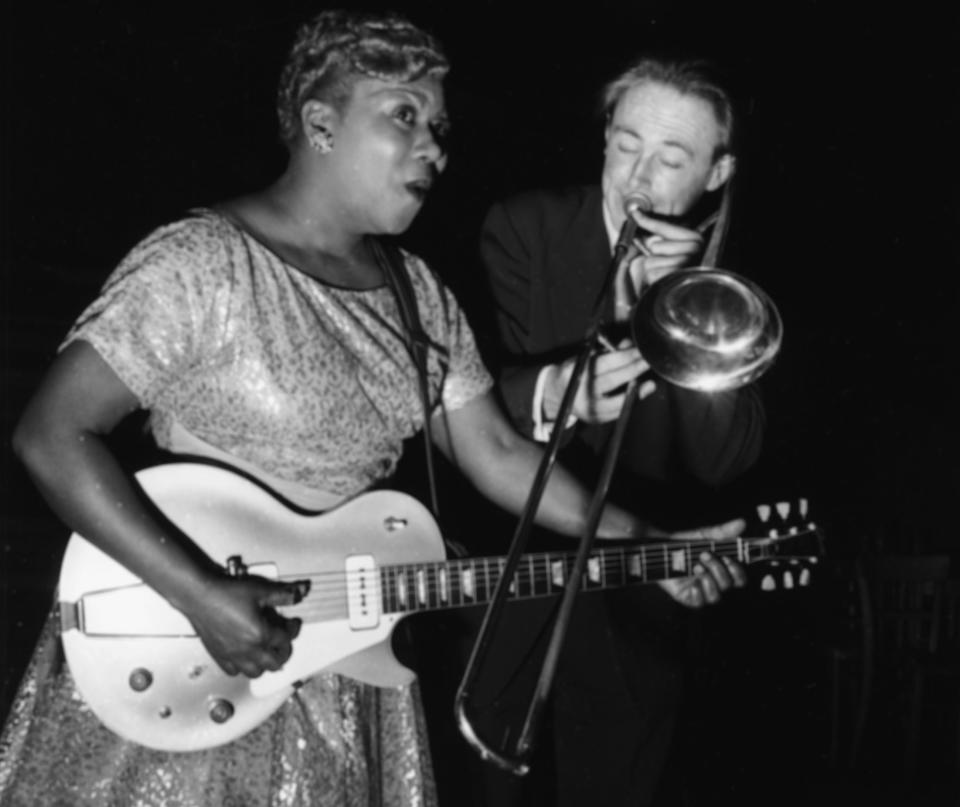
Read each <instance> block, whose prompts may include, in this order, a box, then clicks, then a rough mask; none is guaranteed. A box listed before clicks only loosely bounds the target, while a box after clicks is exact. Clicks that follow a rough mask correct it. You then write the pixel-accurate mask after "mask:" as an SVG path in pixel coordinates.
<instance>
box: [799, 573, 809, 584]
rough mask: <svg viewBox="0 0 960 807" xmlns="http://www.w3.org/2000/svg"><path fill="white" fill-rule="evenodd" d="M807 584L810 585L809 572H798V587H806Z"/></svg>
mask: <svg viewBox="0 0 960 807" xmlns="http://www.w3.org/2000/svg"><path fill="white" fill-rule="evenodd" d="M809 584H810V570H809V569H803V570H802V571H801V572H800V585H801V586H807V585H809Z"/></svg>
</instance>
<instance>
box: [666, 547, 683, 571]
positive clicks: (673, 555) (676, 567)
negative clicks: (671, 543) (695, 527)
mask: <svg viewBox="0 0 960 807" xmlns="http://www.w3.org/2000/svg"><path fill="white" fill-rule="evenodd" d="M666 551H667V550H666V547H664V552H666ZM670 571H671V572H676V573H677V574H683V573H684V572H686V571H687V551H686V549H674V550H672V551H671V552H670ZM664 576H665V577H668V576H669V575H664Z"/></svg>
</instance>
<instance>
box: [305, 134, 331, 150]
mask: <svg viewBox="0 0 960 807" xmlns="http://www.w3.org/2000/svg"><path fill="white" fill-rule="evenodd" d="M308 140H309V142H310V148H312V149H313V150H314V151H318V152H320V154H329V153H330V152H331V151H333V135H332V134H330V132H328V131H327V130H326V129H317V131H315V132H314V133H313V134H312V135H310V137H309V138H308Z"/></svg>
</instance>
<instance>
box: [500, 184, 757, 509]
mask: <svg viewBox="0 0 960 807" xmlns="http://www.w3.org/2000/svg"><path fill="white" fill-rule="evenodd" d="M601 201H602V200H601V192H600V188H599V187H597V186H588V187H575V188H569V189H565V190H560V191H537V192H532V193H527V194H523V195H520V196H517V197H514V198H512V199H510V200H508V201H506V202H503V203H500V204H497V205H495V206H494V207H493V208H492V209H491V210H490V212H489V214H488V215H487V218H486V221H485V223H484V227H483V231H482V235H481V255H482V258H483V261H484V264H485V267H486V272H487V275H488V279H489V282H490V286H491V291H492V293H493V296H494V299H495V302H496V307H497V322H498V329H499V332H500V340H501V348H502V355H501V357H500V358H501V367H500V370H499V390H500V393H501V396H502V399H503V402H504V404H505V407H506V409H507V411H508V413H509V415H510V417H511V418H512V420H513V422H514V424H515V425H516V426H517V428H518V429H519V430H520V431H521V432H522V433H523V434H526V435H528V436H529V435H531V434H532V429H533V418H532V400H533V392H534V386H535V384H536V378H537V374H538V373H539V371H540V369H541V368H542V367H543V366H544V364H547V363H553V362H557V361H560V360H562V359H564V358H566V357H568V356H571V355H573V354H574V353H575V352H576V349H577V348H578V347H579V346H580V345H581V344H582V343H583V339H584V335H585V333H586V330H587V328H588V326H589V321H590V316H591V313H592V311H593V308H594V305H595V301H596V299H597V297H598V295H599V294H600V293H601V291H602V285H603V280H604V275H605V273H606V272H607V269H608V266H609V263H610V255H611V249H610V244H609V241H608V238H607V233H606V228H605V226H604V222H603V214H602V208H601ZM763 430H764V413H763V407H762V404H761V402H760V398H759V396H758V394H757V392H756V391H755V389H753V388H751V387H748V388H745V389H741V390H738V391H734V392H724V393H714V394H710V395H706V394H703V393H698V392H693V391H690V390H684V389H680V388H679V387H675V386H672V385H669V384H666V383H660V384H658V385H657V392H656V393H655V394H654V395H652V396H650V397H648V398H646V399H644V400H643V401H638V402H637V403H636V405H635V407H634V411H633V416H632V418H631V422H630V424H629V427H628V430H627V434H626V436H625V439H624V445H623V450H622V452H621V457H620V463H619V471H618V476H620V477H621V482H622V481H623V478H624V477H625V478H628V479H630V480H631V482H630V484H629V485H627V486H624V485H622V484H621V485H620V490H621V493H620V494H619V495H616V492H614V493H612V494H611V497H612V498H619V500H620V503H621V504H623V505H624V506H627V507H631V505H633V509H635V510H636V511H638V512H640V511H644V510H645V509H646V505H647V504H649V502H640V501H634V502H631V501H624V493H623V491H629V490H637V487H636V485H634V484H633V482H634V481H635V480H645V481H647V482H652V483H655V484H663V485H667V486H671V487H674V488H675V487H676V486H677V485H678V484H679V485H680V486H681V487H686V488H688V489H689V488H690V487H696V486H702V487H713V486H718V485H721V484H723V483H725V482H728V481H730V480H732V479H734V478H736V477H737V476H739V475H740V474H741V473H743V472H744V471H745V470H746V469H748V468H749V467H750V466H751V465H752V464H753V463H754V462H755V461H756V459H757V457H758V455H759V452H760V447H761V442H762V435H763ZM569 431H570V433H569V434H567V435H566V436H565V438H566V444H567V445H566V447H565V448H564V454H565V458H564V461H565V464H566V465H568V466H569V467H571V470H574V471H575V472H578V471H579V472H581V476H585V477H589V475H590V471H591V467H590V466H591V465H593V466H596V465H598V459H599V456H600V455H601V452H602V450H603V446H604V445H605V443H606V440H607V439H608V437H609V435H610V433H611V431H612V424H602V425H591V424H583V423H579V424H577V425H576V426H575V427H574V428H573V429H571V430H569ZM571 457H575V459H571ZM590 458H592V461H591V459H590ZM592 470H595V467H594V468H593V469H592ZM588 481H589V480H588ZM626 498H628V499H630V498H634V497H633V496H631V495H630V494H629V493H628V494H626Z"/></svg>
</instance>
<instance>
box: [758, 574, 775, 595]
mask: <svg viewBox="0 0 960 807" xmlns="http://www.w3.org/2000/svg"><path fill="white" fill-rule="evenodd" d="M760 588H761V589H762V590H763V591H776V589H777V581H776V580H774V579H773V575H772V574H765V575H764V576H763V580H761V581H760Z"/></svg>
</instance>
